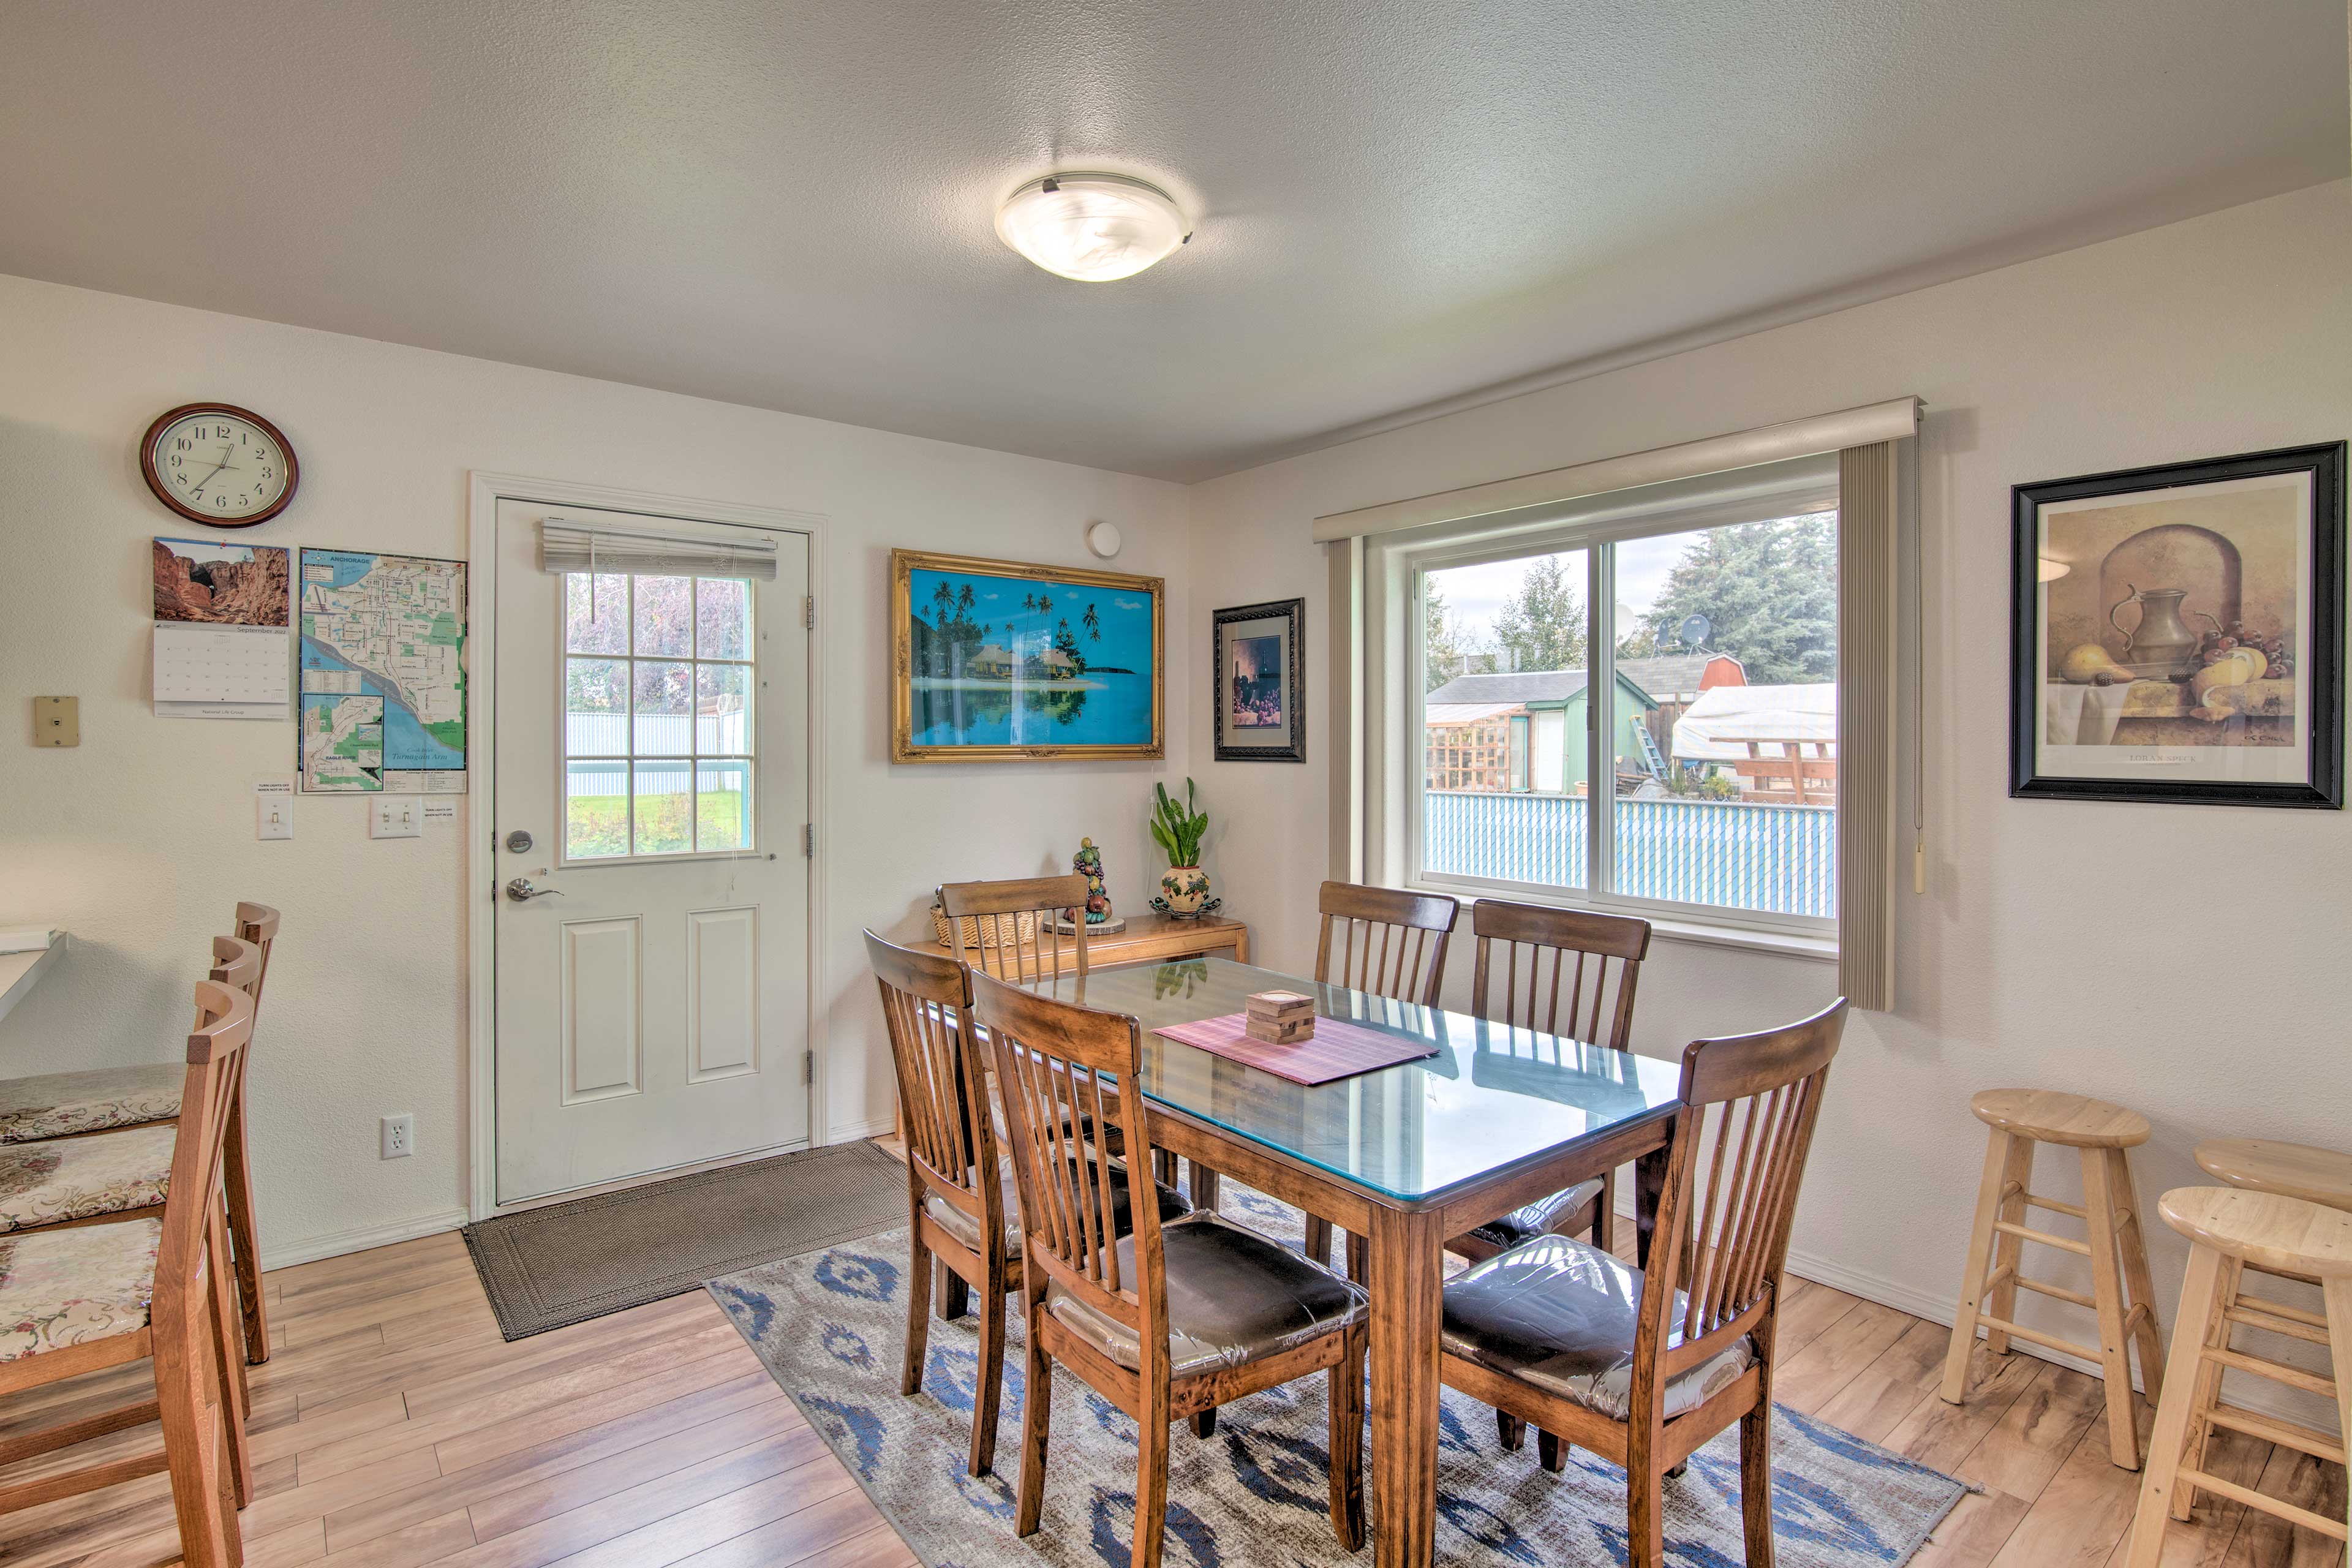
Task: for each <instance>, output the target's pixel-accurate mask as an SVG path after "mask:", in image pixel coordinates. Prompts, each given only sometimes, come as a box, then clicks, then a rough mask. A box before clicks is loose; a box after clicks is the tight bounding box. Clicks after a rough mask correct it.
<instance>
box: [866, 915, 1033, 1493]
mask: <svg viewBox="0 0 2352 1568" xmlns="http://www.w3.org/2000/svg"><path fill="white" fill-rule="evenodd" d="M866 963H867V964H868V965H869V966H871V967H872V969H873V971H874V983H875V985H876V986H877V989H879V991H880V992H881V994H882V1022H883V1026H884V1028H885V1029H886V1030H887V1032H888V1034H889V1037H890V1059H891V1062H892V1064H893V1066H894V1068H896V1070H897V1072H898V1107H899V1119H900V1125H901V1126H902V1127H903V1129H904V1136H905V1140H906V1149H907V1243H908V1258H907V1268H908V1286H909V1289H908V1292H907V1353H906V1361H905V1364H904V1365H903V1367H902V1368H901V1370H900V1375H899V1379H898V1392H899V1393H900V1394H913V1393H914V1392H915V1391H916V1390H917V1389H919V1388H920V1387H921V1386H922V1384H923V1363H924V1358H925V1356H926V1354H927V1352H928V1348H929V1332H930V1312H931V1267H932V1263H933V1261H934V1260H935V1259H936V1260H937V1262H938V1264H939V1266H940V1268H945V1269H947V1270H948V1271H949V1272H950V1273H951V1274H953V1275H954V1276H955V1277H956V1278H957V1279H959V1280H961V1281H962V1282H963V1283H965V1284H967V1285H970V1286H973V1287H976V1288H977V1289H979V1291H980V1373H979V1376H978V1377H977V1379H976V1380H975V1381H974V1382H973V1384H972V1401H971V1458H970V1460H969V1462H968V1464H967V1466H966V1468H967V1469H968V1470H969V1471H970V1472H971V1474H972V1475H975V1476H978V1475H984V1474H986V1473H987V1472H988V1469H989V1468H990V1466H992V1464H993V1463H994V1462H995V1458H996V1408H997V1400H998V1398H999V1396H1000V1394H1001V1393H1002V1392H1003V1382H1004V1292H1005V1291H1007V1290H1008V1289H1012V1286H1013V1275H1012V1273H1011V1271H1010V1270H1009V1269H1008V1268H1007V1267H1006V1264H1007V1261H1008V1257H1007V1244H1008V1243H1009V1242H1010V1241H1011V1240H1013V1238H1015V1237H1017V1236H1018V1234H1019V1228H1018V1225H1017V1222H1016V1224H1015V1225H1014V1226H1013V1227H1010V1228H1008V1227H1007V1226H1006V1225H1005V1223H1004V1205H1005V1200H1006V1198H1007V1197H1008V1196H1009V1195H1010V1194H1008V1193H1007V1192H1006V1190H1005V1188H1004V1185H1003V1172H1002V1171H1001V1170H1000V1169H999V1167H998V1163H997V1154H996V1130H995V1128H994V1126H993V1125H992V1119H991V1118H990V1117H987V1116H974V1115H973V1114H972V1108H973V1107H974V1106H985V1105H986V1104H987V1103H988V1084H987V1082H986V1080H985V1079H984V1077H983V1076H982V1071H981V1068H980V1058H979V1053H978V1052H976V1051H968V1050H966V1049H965V1048H964V1042H965V1041H966V1040H968V1039H969V1038H971V971H970V970H969V969H966V968H965V967H964V966H963V965H962V964H961V963H957V962H956V961H955V960H954V959H952V958H946V957H942V956H940V954H937V953H927V952H911V951H909V950H908V949H907V948H903V947H898V946H896V945H894V944H892V943H890V942H885V941H883V940H882V939H881V938H880V937H878V936H876V935H875V934H874V933H873V932H872V931H867V932H866ZM1015 1256H1017V1255H1015ZM961 1315H962V1314H961V1313H958V1314H957V1316H959V1317H961Z"/></svg>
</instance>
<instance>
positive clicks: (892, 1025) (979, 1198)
mask: <svg viewBox="0 0 2352 1568" xmlns="http://www.w3.org/2000/svg"><path fill="white" fill-rule="evenodd" d="M866 962H867V963H870V964H871V965H872V966H873V970H874V980H875V984H876V986H877V989H878V990H879V991H880V993H881V997H882V1022H883V1026H884V1027H885V1029H886V1030H887V1033H888V1035H889V1037H890V1058H891V1061H892V1063H893V1065H894V1066H895V1068H896V1069H897V1072H898V1103H899V1105H900V1106H901V1107H903V1108H904V1110H905V1115H906V1134H907V1156H908V1160H910V1161H911V1162H913V1163H914V1167H915V1170H916V1172H917V1174H918V1176H919V1179H920V1181H921V1182H922V1184H924V1185H926V1186H928V1187H929V1188H930V1189H931V1190H932V1191H935V1192H937V1193H938V1194H940V1196H941V1197H943V1198H945V1199H946V1200H947V1201H948V1202H950V1203H951V1204H953V1205H955V1206H956V1207H958V1208H960V1209H962V1210H963V1211H965V1212H966V1213H968V1214H970V1215H972V1216H973V1218H974V1219H976V1220H978V1221H979V1222H980V1223H981V1225H982V1227H983V1228H986V1227H987V1226H989V1224H990V1215H992V1214H995V1215H1000V1216H1001V1215H1002V1213H1003V1211H1002V1210H1001V1209H992V1208H991V1206H990V1205H991V1204H993V1203H995V1202H997V1201H999V1199H1000V1198H1001V1194H999V1193H998V1192H997V1190H996V1187H997V1169H996V1147H995V1142H996V1141H995V1137H994V1130H993V1127H992V1124H991V1122H990V1120H989V1118H988V1117H987V1116H986V1115H985V1114H982V1115H977V1116H975V1115H974V1114H973V1110H974V1108H975V1107H978V1108H980V1109H981V1110H982V1111H983V1112H984V1111H985V1109H986V1107H987V1105H988V1092H987V1086H986V1085H985V1083H984V1082H983V1081H982V1079H981V1078H980V1075H979V1064H978V1061H977V1059H976V1058H975V1057H974V1055H973V1053H971V1051H968V1050H967V1049H966V1048H965V1041H966V1040H967V1039H969V1038H970V1036H971V1030H970V1018H971V971H969V970H967V969H966V968H964V966H963V965H962V964H961V963H957V962H956V961H955V960H954V959H952V958H947V957H944V956H941V955H940V954H938V953H928V952H912V951H909V950H908V949H906V948H903V947H898V946H896V945H894V944H892V943H890V942H885V941H883V940H882V939H881V938H880V937H878V936H876V935H875V934H874V933H873V932H872V931H867V932H866ZM998 1223H1001V1218H1000V1220H999V1222H998Z"/></svg>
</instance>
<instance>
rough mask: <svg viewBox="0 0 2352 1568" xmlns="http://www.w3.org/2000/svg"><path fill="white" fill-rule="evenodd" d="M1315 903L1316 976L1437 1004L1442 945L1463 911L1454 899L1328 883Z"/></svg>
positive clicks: (1441, 977) (1442, 973)
mask: <svg viewBox="0 0 2352 1568" xmlns="http://www.w3.org/2000/svg"><path fill="white" fill-rule="evenodd" d="M1316 908H1317V910H1318V913H1319V914H1320V915H1321V917H1322V926H1321V928H1320V930H1319V931H1318V934H1317V937H1316V941H1315V978H1316V979H1318V980H1319V981H1321V982H1323V983H1324V984H1327V985H1344V986H1346V987H1348V988H1349V990H1351V991H1365V992H1370V994H1373V995H1375V996H1389V997H1393V998H1395V999H1396V1000H1397V1001H1400V1002H1414V1003H1418V1004H1420V1005H1422V1006H1423V1007H1434V1006H1436V1005H1437V994H1438V990H1439V988H1440V987H1441V986H1443V985H1444V983H1445V944H1446V943H1447V942H1450V941H1452V940H1453V936H1454V922H1455V921H1458V920H1460V919H1461V918H1462V905H1461V904H1460V903H1459V902H1458V901H1456V900H1453V899H1449V898H1446V897H1445V896H1444V895H1443V894H1441V893H1408V892H1404V891H1402V889H1396V888H1367V887H1361V886H1360V885H1358V884H1357V883H1354V882H1326V883H1324V884H1323V890H1322V894H1321V896H1320V897H1319V898H1318V899H1317V900H1316ZM1334 960H1337V963H1336V964H1335V963H1334V962H1333V961H1334Z"/></svg>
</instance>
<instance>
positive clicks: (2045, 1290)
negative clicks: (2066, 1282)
mask: <svg viewBox="0 0 2352 1568" xmlns="http://www.w3.org/2000/svg"><path fill="white" fill-rule="evenodd" d="M2017 1286H2018V1289H2021V1290H2031V1291H2032V1292H2033V1293H2034V1294H2035V1295H2037V1296H2049V1297H2052V1298H2053V1299H2055V1300H2060V1301H2072V1302H2074V1305H2076V1306H2077V1307H2088V1308H2090V1309H2091V1310H2093V1311H2097V1310H2099V1304H2098V1302H2096V1301H2095V1300H2092V1299H2091V1298H2090V1297H2088V1296H2085V1295H2084V1294H2083V1293H2082V1292H2081V1291H2080V1290H2069V1289H2066V1287H2064V1286H2063V1285H2053V1284H2051V1283H2050V1282H2049V1281H2048V1280H2047V1279H2027V1278H2026V1277H2025V1276H2024V1275H2022V1274H2021V1275H2019V1276H2018V1277H2017Z"/></svg>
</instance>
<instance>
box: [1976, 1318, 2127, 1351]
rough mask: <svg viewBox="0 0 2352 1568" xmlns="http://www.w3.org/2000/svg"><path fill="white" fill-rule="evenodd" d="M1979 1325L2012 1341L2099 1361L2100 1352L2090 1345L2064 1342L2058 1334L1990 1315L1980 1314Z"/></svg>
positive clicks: (2069, 1341) (2070, 1341)
mask: <svg viewBox="0 0 2352 1568" xmlns="http://www.w3.org/2000/svg"><path fill="white" fill-rule="evenodd" d="M1977 1325H1978V1327H1979V1328H1986V1329H1998V1330H2000V1331H2001V1332H2002V1333H2004V1334H2007V1335H2009V1336H2010V1337H2011V1339H2018V1340H2024V1341H2027V1342H2030V1343H2032V1344H2037V1345H2040V1346H2041V1347H2042V1349H2044V1350H2052V1351H2064V1352H2066V1353H2067V1354H2068V1355H2077V1356H2081V1357H2082V1358H2083V1359H2084V1361H2088V1362H2095V1361H2097V1360H2098V1359H2099V1352H2097V1351H2096V1350H2094V1349H2093V1348H2091V1347H2090V1346H2088V1345H2078V1344H2076V1343H2075V1342H2074V1341H2072V1340H2062V1339H2060V1338H2059V1337H2058V1336H2057V1335H2056V1334H2045V1333H2043V1332H2042V1331H2041V1330H2040V1329H2029V1328H2027V1327H2026V1326H2025V1325H2024V1324H2022V1323H2014V1322H2011V1321H2008V1320H2007V1319H2003V1318H1996V1317H1993V1316H1992V1315H1990V1313H1979V1314H1978V1315H1977Z"/></svg>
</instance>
